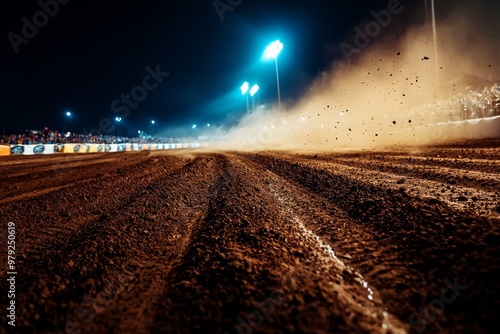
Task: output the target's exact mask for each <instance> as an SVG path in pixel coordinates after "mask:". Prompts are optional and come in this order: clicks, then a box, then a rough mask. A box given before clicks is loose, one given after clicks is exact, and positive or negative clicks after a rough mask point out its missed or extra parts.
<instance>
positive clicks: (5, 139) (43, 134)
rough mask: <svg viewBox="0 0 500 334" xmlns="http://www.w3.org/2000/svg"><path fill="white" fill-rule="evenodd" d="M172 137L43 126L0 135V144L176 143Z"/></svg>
mask: <svg viewBox="0 0 500 334" xmlns="http://www.w3.org/2000/svg"><path fill="white" fill-rule="evenodd" d="M176 142H178V140H176V139H173V138H154V137H151V136H142V137H134V138H129V137H124V136H115V135H94V134H76V133H71V132H66V133H64V132H59V131H57V130H49V129H48V128H44V129H43V130H42V131H37V130H27V131H24V132H23V133H20V134H17V135H15V134H12V135H2V136H0V144H4V145H38V144H65V143H83V144H85V143H88V144H123V143H139V144H147V143H176Z"/></svg>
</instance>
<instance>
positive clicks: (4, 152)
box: [0, 145, 10, 155]
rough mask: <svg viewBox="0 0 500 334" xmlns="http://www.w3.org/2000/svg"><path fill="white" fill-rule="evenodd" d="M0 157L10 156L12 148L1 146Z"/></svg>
mask: <svg viewBox="0 0 500 334" xmlns="http://www.w3.org/2000/svg"><path fill="white" fill-rule="evenodd" d="M0 155H10V146H7V145H0Z"/></svg>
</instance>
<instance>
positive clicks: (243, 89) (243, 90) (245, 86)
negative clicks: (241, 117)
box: [240, 81, 250, 115]
mask: <svg viewBox="0 0 500 334" xmlns="http://www.w3.org/2000/svg"><path fill="white" fill-rule="evenodd" d="M248 88H250V84H249V83H248V82H246V81H245V82H244V83H243V85H242V86H241V87H240V89H241V95H245V96H246V98H247V115H248V113H249V110H248V94H247V93H248Z"/></svg>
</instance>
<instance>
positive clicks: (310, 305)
mask: <svg viewBox="0 0 500 334" xmlns="http://www.w3.org/2000/svg"><path fill="white" fill-rule="evenodd" d="M220 168H221V170H222V171H223V172H222V175H221V176H220V178H219V181H218V182H217V183H216V185H215V186H214V188H213V189H212V190H211V193H212V194H213V195H212V196H211V199H210V206H209V210H208V213H207V215H206V217H205V218H204V219H203V220H201V221H200V222H198V223H197V224H196V225H195V226H194V227H193V232H192V236H191V238H190V240H189V243H188V246H187V248H186V252H185V254H184V256H183V257H182V260H181V261H180V262H179V263H178V264H177V265H176V266H175V267H174V268H173V269H172V271H171V272H170V274H169V276H168V278H167V280H168V282H169V283H168V287H169V290H168V291H166V293H165V295H164V296H163V297H162V298H161V300H162V301H163V302H162V303H161V308H160V313H159V314H158V315H157V317H156V324H155V326H154V327H153V328H152V332H167V333H174V332H175V333H245V332H248V333H249V332H252V331H255V332H259V333H290V332H297V333H300V332H307V333H325V332H340V333H348V332H349V333H352V332H366V333H368V332H383V331H384V329H383V327H382V326H383V325H384V322H386V321H385V320H383V319H376V317H377V316H378V315H377V316H374V315H373V310H374V309H375V308H374V306H373V302H372V301H370V300H369V298H368V292H367V290H366V289H365V288H363V287H362V283H359V282H357V281H355V279H354V275H353V274H352V273H349V272H347V270H343V269H345V268H342V267H341V266H340V265H339V264H338V263H337V262H336V260H335V259H334V258H332V257H330V256H329V255H328V251H327V249H326V247H324V248H322V247H321V245H320V244H318V242H317V240H315V239H314V238H313V237H312V236H310V235H308V233H306V232H304V231H303V230H302V229H301V228H300V226H299V224H298V223H297V222H296V221H295V219H296V217H292V216H290V214H289V213H288V212H287V211H286V210H285V211H284V210H283V207H282V205H283V203H282V202H280V201H279V200H278V199H277V198H276V197H275V196H274V195H273V194H272V193H270V191H269V187H268V185H267V184H266V183H263V181H262V180H261V179H260V178H259V176H258V175H257V176H256V174H255V171H254V170H252V169H251V168H248V167H246V166H244V165H243V164H241V163H240V162H238V161H236V160H235V159H234V158H231V157H226V158H225V160H224V161H223V162H222V164H221V166H220ZM264 182H265V181H264ZM192 301H196V302H195V303H194V302H192ZM379 316H380V317H383V315H382V314H380V315H379Z"/></svg>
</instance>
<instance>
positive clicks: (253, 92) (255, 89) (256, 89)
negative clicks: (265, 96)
mask: <svg viewBox="0 0 500 334" xmlns="http://www.w3.org/2000/svg"><path fill="white" fill-rule="evenodd" d="M259 88H260V87H259V85H257V84H255V85H253V86H252V89H250V96H251V97H253V96H254V95H255V94H256V93H257V92H258V91H259Z"/></svg>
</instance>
